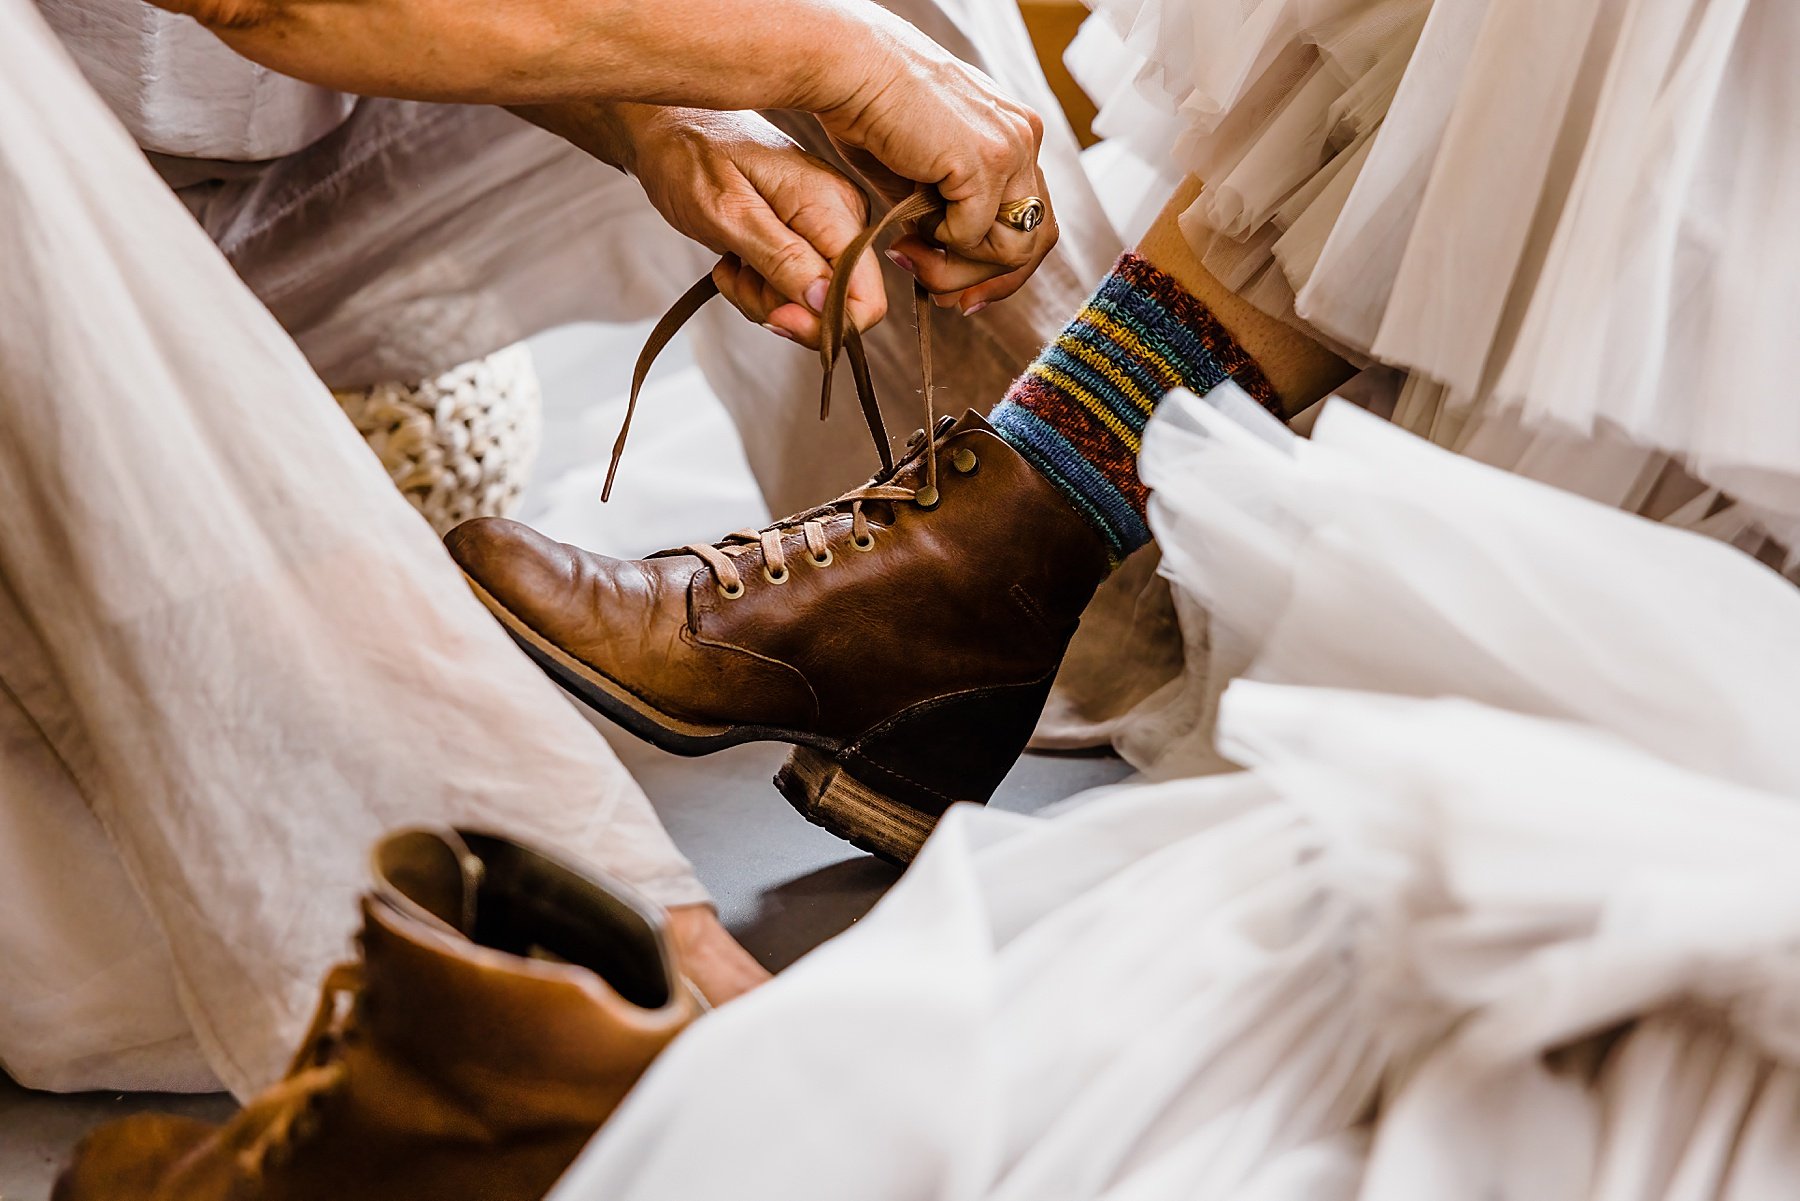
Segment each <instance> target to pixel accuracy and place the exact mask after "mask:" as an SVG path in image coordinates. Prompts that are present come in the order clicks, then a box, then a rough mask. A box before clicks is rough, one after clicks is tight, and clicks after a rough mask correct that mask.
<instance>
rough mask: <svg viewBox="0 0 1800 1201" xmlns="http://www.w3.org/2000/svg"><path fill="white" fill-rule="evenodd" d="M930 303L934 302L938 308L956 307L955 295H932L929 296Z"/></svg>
mask: <svg viewBox="0 0 1800 1201" xmlns="http://www.w3.org/2000/svg"><path fill="white" fill-rule="evenodd" d="M931 303H932V304H935V305H936V306H937V307H938V308H940V309H953V308H955V307H956V297H954V296H933V297H932V298H931Z"/></svg>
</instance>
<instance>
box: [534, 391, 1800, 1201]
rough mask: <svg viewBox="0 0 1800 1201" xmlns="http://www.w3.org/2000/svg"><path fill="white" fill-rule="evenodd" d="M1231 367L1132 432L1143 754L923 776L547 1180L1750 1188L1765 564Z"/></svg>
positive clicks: (1798, 775) (1400, 1200)
mask: <svg viewBox="0 0 1800 1201" xmlns="http://www.w3.org/2000/svg"><path fill="white" fill-rule="evenodd" d="M1233 392H1234V390H1232V389H1229V387H1228V388H1227V389H1226V390H1225V391H1223V392H1221V393H1219V394H1216V395H1215V396H1214V397H1213V398H1209V402H1205V403H1203V402H1200V401H1197V400H1195V399H1194V398H1192V397H1184V396H1181V395H1179V394H1177V396H1176V397H1175V398H1173V399H1171V400H1169V401H1167V402H1165V404H1164V405H1163V406H1162V409H1161V410H1160V411H1159V412H1158V414H1157V416H1156V418H1155V419H1154V420H1153V421H1152V425H1151V430H1150V432H1149V434H1148V435H1147V438H1146V448H1145V457H1144V464H1143V465H1144V472H1145V475H1146V478H1147V479H1148V480H1149V481H1150V482H1151V484H1152V485H1153V486H1154V487H1155V488H1156V491H1155V492H1154V493H1153V502H1152V504H1153V508H1152V511H1151V523H1152V525H1153V526H1154V528H1155V530H1156V534H1157V537H1158V540H1159V541H1160V542H1161V544H1162V545H1163V547H1164V551H1165V554H1166V560H1165V564H1166V565H1165V570H1166V572H1167V573H1168V574H1169V576H1170V578H1171V582H1172V584H1173V585H1174V588H1175V592H1176V596H1177V600H1178V604H1179V606H1180V609H1181V624H1182V629H1183V632H1184V634H1185V636H1186V639H1187V642H1188V667H1187V671H1186V673H1185V674H1184V676H1183V678H1182V679H1181V680H1179V681H1177V682H1176V683H1174V684H1172V685H1171V686H1170V687H1169V688H1168V689H1167V690H1165V693H1164V694H1163V695H1161V696H1159V697H1158V698H1155V700H1154V701H1153V702H1152V703H1150V704H1149V705H1148V706H1147V707H1146V708H1145V710H1144V711H1143V712H1142V713H1141V714H1140V719H1139V722H1138V724H1137V726H1136V727H1135V729H1134V737H1133V738H1132V739H1130V740H1128V749H1129V750H1130V753H1131V754H1132V755H1133V756H1134V758H1135V759H1136V761H1137V762H1138V763H1139V764H1140V765H1141V766H1142V767H1144V768H1145V770H1146V772H1147V774H1148V775H1149V776H1150V777H1151V780H1150V781H1149V782H1144V783H1136V784H1128V785H1125V786H1121V787H1118V788H1115V789H1111V790H1107V791H1104V792H1102V793H1099V794H1095V795H1091V796H1088V797H1085V798H1080V799H1078V800H1077V801H1076V802H1075V803H1073V804H1072V805H1071V806H1070V807H1068V808H1065V809H1063V810H1061V811H1059V812H1055V813H1053V814H1049V815H1045V816H1036V817H1023V816H1019V815H1014V814H1006V813H999V812H989V811H985V810H981V809H976V808H974V807H970V806H959V807H957V808H956V809H954V810H952V812H951V813H950V815H949V816H948V817H947V818H946V820H945V822H944V823H943V824H942V825H940V827H939V828H938V831H937V832H936V833H935V834H934V835H933V836H932V838H931V840H930V841H929V842H928V843H927V845H926V847H925V850H924V852H923V854H922V855H921V856H920V858H919V859H918V860H917V862H915V864H914V865H913V867H912V868H911V869H910V870H909V871H908V873H907V875H906V876H905V877H904V878H903V879H902V880H901V881H900V883H899V885H898V886H897V887H896V888H895V889H894V890H893V891H892V892H891V893H890V894H889V895H888V897H887V898H885V899H884V900H883V901H882V903H881V904H880V905H878V906H877V908H876V909H875V911H874V912H873V913H872V914H871V915H870V916H869V917H868V918H866V919H865V920H864V921H863V922H862V923H859V925H858V926H857V928H856V929H855V930H853V931H851V932H849V933H847V934H846V935H844V936H842V937H840V938H838V939H836V940H833V941H832V942H830V943H828V944H826V945H825V946H824V947H823V948H821V949H820V950H819V951H817V952H815V953H814V954H813V955H811V956H809V957H808V958H807V959H805V960H803V961H802V962H801V963H799V964H797V965H796V966H795V967H793V968H792V969H790V970H789V971H788V972H787V973H785V974H784V975H782V976H781V977H779V978H778V979H776V980H775V981H774V982H773V983H771V984H769V985H767V986H765V987H764V988H762V989H760V990H758V991H757V992H756V993H753V994H751V995H750V996H749V997H747V998H745V999H743V1000H741V1001H738V1002H734V1003H733V1004H732V1005H729V1006H726V1007H725V1008H723V1009H722V1010H720V1011H719V1012H718V1013H717V1014H715V1015H713V1016H711V1017H709V1018H708V1019H707V1020H706V1021H704V1022H701V1023H699V1024H698V1025H696V1026H695V1027H694V1029H693V1030H691V1031H689V1032H688V1033H687V1034H684V1035H683V1036H682V1038H681V1039H680V1040H678V1041H677V1042H676V1043H675V1045H674V1046H673V1047H672V1048H671V1049H670V1051H669V1052H668V1053H667V1055H666V1056H665V1058H664V1059H663V1060H662V1061H661V1062H660V1063H659V1064H658V1065H657V1066H656V1067H655V1068H653V1070H652V1071H651V1073H650V1074H649V1076H647V1077H646V1079H645V1080H644V1082H643V1083H642V1084H641V1085H640V1086H639V1088H638V1090H637V1091H636V1092H635V1093H634V1094H633V1096H632V1097H631V1098H630V1099H629V1100H628V1101H627V1103H626V1105H625V1107H624V1108H623V1109H622V1110H621V1111H620V1113H619V1114H618V1115H617V1116H616V1118H615V1119H614V1120H613V1122H612V1123H610V1124H609V1125H608V1126H607V1127H606V1128H605V1129H603V1130H602V1132H601V1134H600V1136H599V1137H598V1138H597V1139H596V1141H595V1142H594V1144H593V1145H592V1146H591V1147H590V1148H589V1149H588V1151H587V1153H586V1154H585V1155H584V1157H583V1159H582V1160H581V1161H579V1162H578V1163H577V1165H576V1166H575V1167H574V1169H572V1171H571V1173H570V1175H569V1176H568V1177H567V1178H566V1179H565V1180H564V1182H563V1183H562V1184H561V1185H560V1186H559V1188H558V1190H557V1191H556V1192H555V1193H554V1194H553V1199H554V1201H599V1199H600V1198H606V1197H619V1196H629V1197H633V1198H643V1199H648V1201H657V1199H661V1198H669V1199H671V1201H674V1199H678V1198H680V1199H685V1198H691V1197H701V1196H719V1195H726V1194H729V1195H731V1196H734V1197H742V1198H763V1197H767V1198H781V1199H783V1201H808V1199H811V1198H818V1199H819V1201H827V1199H831V1201H836V1199H837V1198H842V1197H846V1196H855V1197H858V1198H863V1199H868V1201H880V1199H884V1198H892V1199H894V1201H900V1199H901V1198H919V1197H932V1198H945V1199H956V1201H964V1199H974V1198H984V1199H999V1198H1006V1199H1015V1198H1016V1199H1019V1201H1026V1199H1029V1201H1063V1199H1067V1201H1075V1199H1083V1198H1106V1199H1108V1201H1161V1199H1165V1198H1166V1199H1168V1201H1193V1199H1196V1198H1199V1199H1209V1198H1217V1199H1219V1201H1225V1199H1227V1198H1229V1199H1233V1201H1244V1199H1249V1201H1351V1199H1352V1198H1354V1199H1356V1201H1428V1199H1429V1201H1439V1199H1442V1198H1472V1197H1483V1198H1487V1197H1492V1198H1531V1199H1532V1201H1589V1199H1592V1198H1604V1199H1605V1201H1708V1199H1715V1198H1716V1199H1719V1201H1762V1199H1765V1198H1766V1199H1768V1201H1777V1199H1780V1198H1785V1197H1787V1196H1790V1195H1791V1192H1792V1181H1793V1179H1795V1173H1796V1172H1797V1171H1800V955H1797V954H1796V951H1795V948H1796V947H1800V878H1797V877H1796V876H1795V873H1794V872H1793V870H1792V864H1793V863H1794V861H1795V856H1796V855H1797V854H1800V809H1796V807H1795V804H1794V802H1793V799H1792V798H1793V797H1794V795H1795V794H1796V792H1797V791H1800V746H1796V744H1795V743H1794V741H1793V739H1792V738H1791V737H1790V736H1789V734H1788V731H1790V730H1791V729H1792V727H1793V724H1794V721H1795V719H1796V718H1797V717H1800V712H1797V710H1800V706H1797V705H1796V704H1795V703H1794V697H1795V692H1794V688H1793V683H1792V681H1793V680H1795V679H1796V678H1800V644H1796V643H1795V641H1794V640H1793V639H1792V638H1791V637H1790V636H1788V632H1789V631H1791V630H1792V629H1793V628H1794V627H1795V624H1796V623H1797V622H1800V594H1796V592H1795V590H1794V589H1793V588H1792V587H1791V586H1789V585H1788V584H1787V583H1786V582H1785V581H1784V580H1782V579H1781V578H1780V577H1779V576H1777V575H1776V574H1775V573H1773V572H1771V571H1769V570H1767V569H1766V568H1764V567H1762V566H1760V565H1758V564H1757V563H1755V562H1754V561H1753V560H1751V559H1750V558H1749V557H1747V556H1744V555H1742V554H1739V553H1737V552H1735V551H1733V550H1731V549H1730V548H1728V547H1725V546H1722V545H1720V544H1719V543H1718V542H1716V541H1714V540H1710V539H1706V538H1703V537H1698V536H1696V535H1694V534H1691V533H1687V532H1683V531H1678V530H1673V529H1670V528H1668V527H1666V526H1661V525H1658V524H1655V523H1652V522H1648V521H1644V520H1642V519H1640V518H1636V517H1632V516H1629V515H1626V514H1622V513H1620V512H1618V511H1617V510H1616V509H1613V508H1610V507H1607V506H1603V505H1599V504H1595V503H1593V502H1591V501H1587V500H1584V499H1581V498H1578V497H1574V496H1571V495H1569V494H1568V493H1566V492H1564V491H1561V490H1558V489H1553V488H1549V487H1545V486H1543V485H1540V484H1537V483H1535V482H1532V481H1528V480H1524V479H1521V478H1518V477H1517V476H1515V475H1512V474H1508V473H1503V472H1499V471H1495V470H1493V469H1490V468H1486V467H1483V466H1481V465H1478V464H1474V463H1472V462H1470V461H1469V460H1468V459H1467V458H1466V457H1460V456H1456V455H1453V454H1450V453H1447V452H1445V451H1444V450H1442V449H1438V448H1434V447H1432V446H1430V445H1428V444H1426V443H1424V442H1423V441H1421V440H1419V439H1416V438H1413V437H1411V436H1410V435H1407V434H1405V433H1403V432H1401V431H1399V430H1397V429H1395V428H1394V426H1393V425H1391V424H1389V423H1386V422H1383V421H1380V420H1378V419H1376V418H1374V417H1371V416H1369V415H1367V414H1365V413H1362V412H1360V411H1358V410H1356V409H1354V408H1352V407H1349V406H1347V405H1343V404H1336V403H1334V404H1333V405H1332V406H1330V407H1329V408H1328V410H1327V411H1326V413H1325V414H1324V415H1323V417H1322V418H1321V420H1320V422H1319V424H1318V428H1317V429H1316V431H1315V436H1314V438H1313V440H1312V441H1310V442H1306V441H1302V440H1300V439H1298V438H1296V437H1295V436H1293V435H1292V434H1291V433H1289V432H1288V431H1287V430H1285V429H1283V428H1282V427H1280V426H1279V425H1277V424H1276V423H1275V422H1274V420H1273V419H1272V418H1270V417H1268V416H1267V415H1266V414H1264V413H1261V412H1260V411H1258V410H1257V409H1256V406H1255V405H1253V404H1252V403H1251V402H1249V400H1248V399H1247V398H1244V397H1243V396H1242V395H1241V394H1235V395H1234V394H1233ZM1228 680H1229V681H1231V682H1230V683H1229V687H1226V681H1228ZM1228 765H1237V766H1241V767H1243V768H1246V769H1248V770H1244V771H1229V772H1221V771H1220V770H1219V769H1220V768H1222V767H1225V766H1228Z"/></svg>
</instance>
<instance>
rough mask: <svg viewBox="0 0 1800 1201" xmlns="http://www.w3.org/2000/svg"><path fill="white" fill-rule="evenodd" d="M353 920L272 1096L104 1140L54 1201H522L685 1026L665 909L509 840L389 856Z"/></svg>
mask: <svg viewBox="0 0 1800 1201" xmlns="http://www.w3.org/2000/svg"><path fill="white" fill-rule="evenodd" d="M363 915H364V926H363V933H362V959H361V962H360V963H358V964H350V965H345V966H343V967H340V968H338V969H336V970H334V971H333V972H332V974H331V976H330V977H329V978H328V979H327V980H326V983H325V986H324V989H323V996H322V998H321V1001H320V1007H319V1014H318V1017H317V1018H316V1019H315V1021H314V1025H313V1029H312V1032H311V1033H310V1034H309V1035H308V1036H307V1038H306V1041H305V1043H304V1045H303V1046H302V1047H301V1050H300V1053H299V1055H298V1056H297V1057H296V1058H295V1060H294V1064H293V1067H292V1068H291V1069H290V1070H289V1073H288V1076H287V1078H286V1079H284V1080H283V1081H281V1083H279V1084H276V1085H275V1086H273V1087H272V1088H270V1089H269V1090H267V1091H266V1092H265V1093H263V1094H262V1095H261V1096H259V1097H257V1098H256V1099H254V1100H253V1101H251V1102H250V1104H249V1105H247V1106H245V1108H244V1109H243V1110H242V1111H241V1112H240V1113H239V1114H238V1115H237V1116H236V1117H235V1118H233V1119H232V1120H231V1121H230V1122H227V1123H226V1124H225V1125H223V1126H221V1127H217V1128H214V1127H210V1126H207V1125H206V1124H204V1123H200V1122H194V1121H190V1120H186V1119H180V1118H168V1117H162V1116H160V1115H154V1114H146V1115H141V1116H138V1117H133V1118H127V1119H125V1120H123V1121H120V1122H116V1123H113V1124H112V1125H110V1126H105V1127H102V1128H101V1129H99V1130H98V1131H96V1132H95V1133H94V1134H92V1135H90V1136H89V1137H88V1139H87V1140H86V1141H85V1142H83V1144H82V1145H81V1146H80V1147H79V1148H78V1149H77V1151H76V1155H75V1160H74V1162H73V1163H72V1164H71V1165H70V1167H69V1169H68V1170H67V1171H66V1172H64V1173H63V1176H62V1178H61V1179H60V1180H59V1181H58V1182H57V1186H56V1191H55V1193H54V1194H53V1201H536V1199H537V1198H540V1197H542V1196H543V1195H544V1194H545V1193H546V1192H548V1191H549V1189H550V1186H551V1185H552V1184H553V1183H555V1181H556V1179H557V1177H558V1176H560V1175H561V1174H562V1172H563V1170H564V1169H565V1168H567V1167H568V1165H569V1164H570V1163H571V1162H572V1161H573V1160H574V1158H575V1156H576V1155H577V1154H579V1153H580V1151H581V1148H582V1147H583V1146H584V1145H585V1144H586V1143H587V1141H588V1139H589V1138H590V1137H591V1136H592V1135H593V1133H594V1131H595V1130H596V1129H597V1128H598V1127H599V1125H600V1124H601V1123H602V1122H603V1121H605V1120H606V1118H607V1116H608V1115H609V1114H611V1113H612V1111H613V1109H614V1108H615V1107H616V1106H617V1105H618V1103H619V1102H620V1101H621V1100H622V1099H623V1098H624V1096H625V1094H626V1093H627V1092H628V1091H629V1090H630V1089H631V1087H632V1085H633V1084H635V1083H636V1081H637V1079H638V1077H639V1076H640V1075H641V1074H642V1073H643V1071H644V1069H645V1068H646V1067H647V1066H648V1065H649V1064H650V1061H651V1060H652V1059H654V1058H655V1057H656V1055H657V1054H658V1053H659V1052H660V1051H661V1050H662V1048H663V1047H664V1046H665V1045H667V1044H668V1042H669V1041H670V1040H671V1039H673V1038H674V1037H675V1035H676V1034H678V1033H679V1032H680V1031H681V1030H682V1029H683V1028H684V1027H685V1026H687V1024H688V1023H689V1022H690V1021H692V1020H693V1018H694V1017H695V1016H696V1015H697V1014H698V1012H699V1011H700V1006H699V1003H698V1002H697V1001H696V1000H695V999H694V994H693V993H692V991H691V989H690V988H689V986H688V985H687V984H686V982H685V981H683V980H682V979H681V978H680V976H679V975H678V974H677V973H676V971H675V968H674V966H673V964H674V961H673V957H672V952H671V950H670V945H669V942H668V940H667V938H666V937H665V936H664V933H663V928H662V918H661V913H660V911H659V910H657V909H655V908H654V907H653V906H651V905H649V904H648V903H647V902H643V901H640V900H637V899H635V898H634V897H633V896H632V894H631V893H629V892H628V891H627V890H625V889H623V888H621V887H619V886H617V885H614V884H610V883H608V882H606V881H604V880H601V879H599V878H596V877H595V876H593V875H591V874H588V873H583V872H579V871H576V870H574V869H572V868H570V867H566V866H564V865H562V864H560V863H557V862H555V861H554V860H551V859H549V858H546V857H545V856H543V855H540V854H538V853H536V852H534V851H531V850H528V849H526V848H524V847H522V846H519V845H518V844H516V843H513V842H510V841H508V840H506V839H503V838H497V837H494V836H491V835H483V834H477V833H473V832H451V831H448V830H444V831H423V830H420V831H411V832H406V833H402V834H398V835H395V836H393V837H391V838H388V839H386V840H385V841H383V843H382V844H381V845H380V847H379V848H378V849H377V852H376V859H375V888H374V889H373V891H372V892H371V893H370V895H369V896H368V897H366V898H365V900H364V902H363Z"/></svg>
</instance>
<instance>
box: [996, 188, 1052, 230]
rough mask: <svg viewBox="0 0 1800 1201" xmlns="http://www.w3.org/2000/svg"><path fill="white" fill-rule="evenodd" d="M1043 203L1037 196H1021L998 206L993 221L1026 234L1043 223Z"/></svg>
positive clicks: (1044, 210) (1044, 211)
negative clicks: (998, 209) (998, 208)
mask: <svg viewBox="0 0 1800 1201" xmlns="http://www.w3.org/2000/svg"><path fill="white" fill-rule="evenodd" d="M1046 211H1047V210H1046V209H1045V207H1044V201H1043V199H1042V198H1041V197H1038V196H1021V197H1020V198H1019V199H1017V200H1009V201H1007V202H1006V203H1005V204H1003V205H1001V206H1000V211H999V212H998V213H996V214H995V215H994V219H995V220H997V221H999V222H1000V223H1001V224H1002V225H1006V226H1010V227H1011V228H1013V229H1016V230H1018V231H1019V232H1020V233H1022V234H1028V233H1030V232H1031V231H1032V230H1034V229H1036V228H1037V227H1038V226H1040V225H1042V224H1043V223H1044V215H1045V213H1046Z"/></svg>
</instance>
